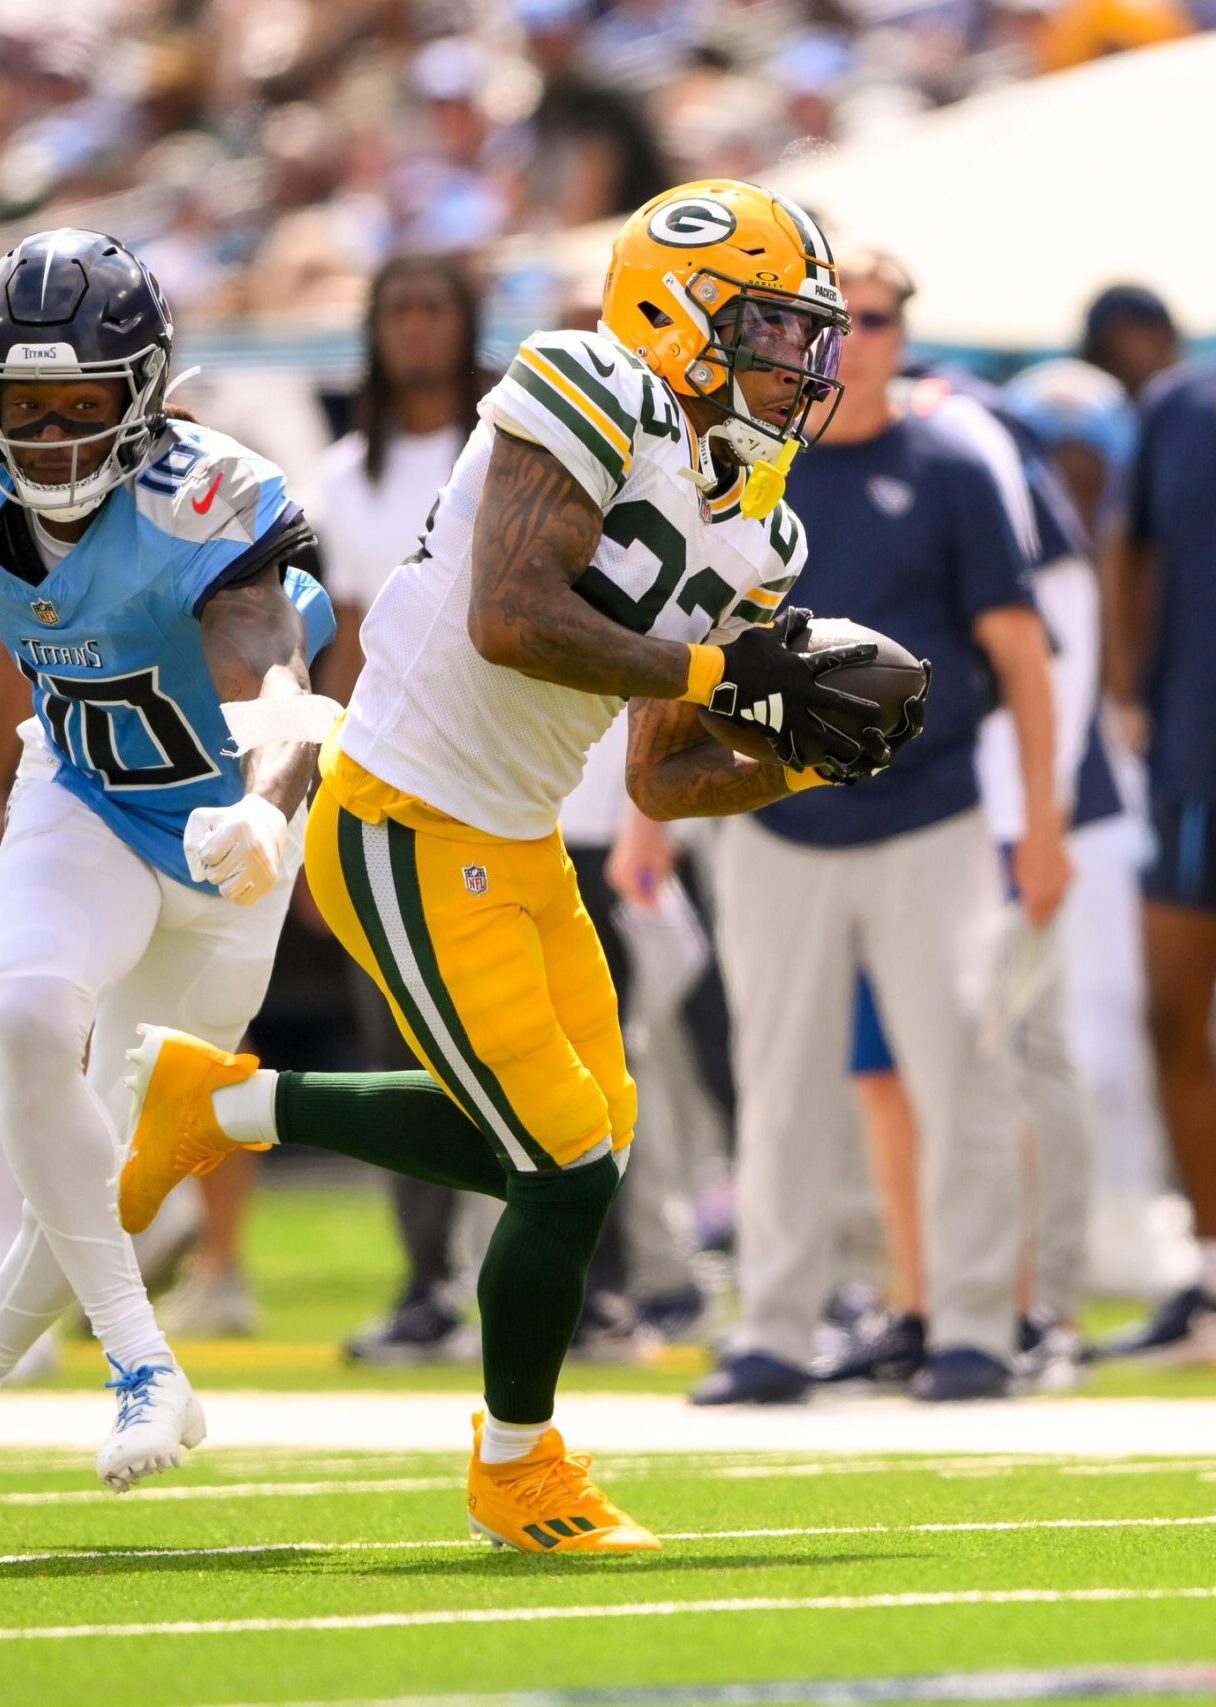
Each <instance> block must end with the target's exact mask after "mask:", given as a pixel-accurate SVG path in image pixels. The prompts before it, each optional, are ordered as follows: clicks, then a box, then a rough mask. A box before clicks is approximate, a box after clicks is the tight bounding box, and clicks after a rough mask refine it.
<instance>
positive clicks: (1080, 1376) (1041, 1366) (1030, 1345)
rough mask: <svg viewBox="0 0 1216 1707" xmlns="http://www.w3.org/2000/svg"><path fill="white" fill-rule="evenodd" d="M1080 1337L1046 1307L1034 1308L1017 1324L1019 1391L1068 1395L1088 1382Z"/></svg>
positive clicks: (1015, 1367)
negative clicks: (1084, 1381)
mask: <svg viewBox="0 0 1216 1707" xmlns="http://www.w3.org/2000/svg"><path fill="white" fill-rule="evenodd" d="M1082 1364H1083V1358H1082V1352H1081V1336H1080V1335H1079V1334H1078V1333H1077V1330H1076V1329H1075V1328H1073V1327H1069V1326H1068V1325H1067V1324H1066V1323H1064V1322H1062V1321H1061V1320H1060V1319H1059V1317H1058V1316H1057V1315H1056V1314H1055V1313H1054V1311H1051V1310H1049V1309H1047V1307H1046V1306H1045V1305H1042V1304H1035V1305H1033V1306H1032V1308H1031V1310H1030V1313H1029V1315H1026V1316H1023V1317H1022V1319H1021V1321H1020V1322H1019V1323H1018V1348H1017V1352H1016V1353H1015V1355H1014V1359H1013V1373H1014V1375H1015V1376H1016V1377H1017V1380H1018V1385H1019V1390H1020V1391H1022V1392H1034V1393H1068V1392H1071V1391H1072V1389H1073V1388H1074V1387H1077V1386H1079V1385H1080V1383H1081V1382H1082V1381H1083V1380H1084V1379H1085V1371H1084V1369H1083V1367H1082Z"/></svg>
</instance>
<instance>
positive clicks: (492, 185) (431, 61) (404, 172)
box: [388, 36, 510, 250]
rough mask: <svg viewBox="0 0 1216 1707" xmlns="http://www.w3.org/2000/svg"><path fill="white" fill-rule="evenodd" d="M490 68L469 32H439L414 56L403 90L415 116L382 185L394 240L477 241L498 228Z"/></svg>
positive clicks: (501, 182) (499, 187) (499, 179)
mask: <svg viewBox="0 0 1216 1707" xmlns="http://www.w3.org/2000/svg"><path fill="white" fill-rule="evenodd" d="M489 74H490V63H489V60H488V58H487V55H486V51H485V49H484V48H483V47H482V46H481V45H480V44H479V43H478V42H477V41H476V40H475V39H474V38H473V37H471V36H443V37H440V38H439V40H437V41H433V42H428V43H427V44H426V46H425V47H423V48H421V49H420V50H419V52H418V53H417V54H416V55H415V57H414V60H413V62H412V64H411V66H410V70H409V83H410V92H411V93H412V94H413V96H414V97H415V98H416V100H417V102H418V122H417V124H416V126H415V127H414V128H413V130H412V133H411V134H410V135H409V136H408V137H407V140H406V146H405V151H404V153H403V154H402V156H401V158H400V159H399V161H398V163H397V165H396V166H395V167H394V168H393V170H392V172H391V175H390V178H389V184H388V193H389V201H390V205H391V209H392V214H393V220H394V238H395V240H396V242H397V243H398V244H399V245H402V246H405V247H409V248H415V249H429V250H436V249H448V250H452V249H455V250H468V249H476V248H479V247H481V246H482V245H483V244H485V243H488V242H490V241H491V239H493V238H495V237H497V236H498V235H499V234H500V233H501V232H502V231H503V230H504V229H505V227H506V224H507V219H508V215H509V211H510V208H509V201H508V197H507V193H506V186H505V175H504V165H503V163H501V162H499V161H498V160H496V158H495V149H494V143H495V142H496V141H498V140H501V138H498V137H496V134H495V128H494V126H493V125H492V123H491V121H490V119H489V117H488V115H487V113H486V110H485V106H484V102H483V93H484V91H485V88H486V83H487V79H488V77H489Z"/></svg>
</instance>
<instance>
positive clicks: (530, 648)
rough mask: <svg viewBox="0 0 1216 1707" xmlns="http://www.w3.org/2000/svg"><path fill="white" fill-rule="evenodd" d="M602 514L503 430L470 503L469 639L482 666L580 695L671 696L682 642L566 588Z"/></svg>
mask: <svg viewBox="0 0 1216 1707" xmlns="http://www.w3.org/2000/svg"><path fill="white" fill-rule="evenodd" d="M603 523H604V516H603V512H602V511H601V510H600V508H599V506H598V505H597V504H596V503H595V502H594V500H593V499H592V498H591V497H590V496H589V494H588V493H587V492H586V491H584V489H583V487H582V486H580V485H579V483H578V481H577V480H576V479H575V478H574V476H573V475H572V474H570V473H569V472H568V471H567V470H566V469H565V468H563V467H562V465H561V463H560V462H559V461H558V460H557V458H556V457H555V456H552V455H551V454H550V453H549V452H548V451H547V450H543V449H542V448H541V446H540V445H534V444H528V443H526V442H525V441H524V440H522V439H515V438H511V437H510V436H508V435H507V434H505V433H503V432H498V433H496V434H495V437H494V450H493V452H492V454H491V457H490V466H489V469H488V471H487V473H486V481H485V486H484V487H483V488H482V494H481V501H480V503H479V504H478V506H477V522H476V526H475V528H474V532H473V594H472V597H471V599H470V600H469V637H470V639H471V640H472V642H473V644H474V646H475V647H476V648H477V650H478V652H480V654H481V656H482V657H483V658H485V659H487V660H488V661H489V662H490V663H491V664H504V665H506V666H507V667H508V668H509V669H512V670H518V671H519V672H520V674H521V675H524V676H536V677H538V678H539V679H540V680H541V681H545V682H558V683H560V684H561V685H562V686H563V687H569V688H581V689H582V690H583V692H584V693H600V694H619V695H620V696H621V698H622V699H628V698H629V696H630V695H631V694H646V695H648V696H650V697H652V698H655V699H678V698H679V696H680V695H681V694H682V693H684V691H685V690H686V689H687V687H688V660H689V654H688V647H687V646H685V645H684V644H683V643H682V642H679V641H671V640H651V639H648V638H647V637H646V636H645V635H644V634H634V633H633V632H632V631H631V630H630V629H627V628H622V627H621V625H620V624H619V623H616V622H613V621H612V619H611V618H610V617H606V616H601V615H600V613H599V612H598V611H597V610H593V609H592V607H591V606H590V605H589V604H588V603H587V601H586V600H585V599H582V598H580V597H579V595H578V594H577V593H576V592H575V591H574V582H575V581H577V580H578V578H579V576H580V575H581V574H582V573H583V571H584V570H585V569H586V568H587V567H588V565H589V564H590V562H591V559H592V557H593V556H594V554H595V548H596V546H597V545H598V544H599V542H600V534H601V532H602V530H603Z"/></svg>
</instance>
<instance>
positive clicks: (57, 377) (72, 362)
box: [0, 344, 168, 522]
mask: <svg viewBox="0 0 1216 1707" xmlns="http://www.w3.org/2000/svg"><path fill="white" fill-rule="evenodd" d="M51 348H52V349H53V350H54V351H55V354H54V356H53V358H52V359H51V360H38V359H34V360H28V361H14V360H13V359H12V357H13V355H14V354H15V351H12V350H10V352H9V359H8V360H7V361H0V386H3V385H4V384H6V383H13V382H15V381H24V382H25V383H27V384H39V383H46V382H50V381H62V380H73V379H88V380H108V379H117V380H121V381H123V382H124V383H125V384H126V387H127V392H128V399H129V400H128V403H127V406H126V408H125V409H124V410H123V413H122V415H121V417H120V418H119V421H118V423H117V425H115V426H112V427H103V428H100V429H95V428H94V427H93V425H92V423H88V424H86V425H84V427H83V430H82V426H81V424H80V423H77V422H71V423H69V422H67V421H66V420H64V419H63V418H61V417H56V416H54V415H53V413H52V412H51V411H47V413H45V414H43V415H41V416H39V418H38V419H37V420H36V421H31V422H30V424H29V425H28V426H26V427H20V428H17V429H15V430H13V431H12V432H10V433H8V434H3V433H0V470H3V472H4V474H6V475H7V477H8V478H7V482H6V484H7V485H8V486H9V487H10V492H9V496H10V499H11V501H12V502H14V503H16V504H19V505H21V507H22V508H23V509H27V510H34V511H35V512H37V514H39V515H42V516H48V517H51V518H53V519H54V520H55V521H62V522H72V521H79V520H80V519H81V518H83V517H84V516H87V515H90V514H91V513H92V512H93V511H94V510H95V509H97V507H98V505H100V504H101V503H102V501H103V500H104V499H105V498H106V497H108V495H109V494H110V493H111V492H112V491H113V490H114V488H115V487H116V486H121V485H122V484H123V483H124V482H125V481H128V480H132V479H134V477H135V476H136V475H137V474H139V473H140V472H141V471H142V470H143V469H144V468H145V467H146V466H147V464H148V461H149V459H150V457H151V453H152V448H153V446H154V444H155V442H156V439H157V437H158V436H159V434H160V432H161V430H162V429H163V427H164V424H165V416H164V409H163V404H164V396H165V379H166V376H167V372H168V355H167V352H166V351H165V349H164V348H163V347H162V346H161V345H159V344H149V345H147V346H146V347H145V348H144V349H142V350H139V351H137V352H136V353H135V354H134V355H131V356H129V357H125V358H120V359H118V360H112V361H95V362H87V361H86V362H79V361H77V360H76V359H75V356H74V352H72V351H71V349H70V347H69V346H64V345H62V344H60V345H57V346H51ZM48 418H49V419H50V420H51V421H53V422H54V423H55V424H57V425H59V426H61V427H63V428H64V430H65V431H67V432H69V433H70V434H71V438H70V439H65V440H63V441H61V442H62V445H63V447H64V448H68V446H70V449H71V458H72V461H71V474H70V476H69V478H68V479H67V480H66V481H62V482H57V483H55V484H53V485H52V484H44V483H42V482H41V481H36V480H31V479H30V478H29V476H28V475H25V474H23V473H22V472H21V469H20V466H19V464H18V461H17V455H18V454H19V453H20V452H22V451H24V450H26V449H28V448H29V447H30V446H31V445H32V444H33V443H34V442H35V440H36V436H37V434H39V433H40V432H42V431H43V430H44V428H45V427H46V426H47V423H48ZM43 442H45V441H43ZM103 442H109V445H110V449H109V452H108V454H107V456H106V457H105V459H104V461H103V462H102V463H101V466H100V467H99V468H97V469H95V470H94V471H93V473H91V474H87V475H84V476H81V475H80V474H79V472H78V470H79V464H80V452H81V451H82V450H83V449H84V448H85V447H86V446H90V445H96V444H100V443H103Z"/></svg>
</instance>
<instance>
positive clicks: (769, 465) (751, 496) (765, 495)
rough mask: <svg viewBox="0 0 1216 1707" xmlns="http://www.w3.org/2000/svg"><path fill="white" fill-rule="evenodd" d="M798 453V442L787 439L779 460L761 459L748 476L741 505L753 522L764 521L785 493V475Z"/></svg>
mask: <svg viewBox="0 0 1216 1707" xmlns="http://www.w3.org/2000/svg"><path fill="white" fill-rule="evenodd" d="M797 454H798V443H797V441H796V440H795V439H787V440H786V442H785V443H784V444H783V445H782V447H781V453H780V455H779V456H778V458H777V460H776V462H758V463H756V464H755V466H754V467H753V468H752V471H751V473H750V474H749V475H748V477H747V485H746V486H745V487H744V488H743V497H742V499H741V500H740V503H739V509H740V511H741V512H742V514H743V515H744V516H745V517H746V518H747V520H748V521H749V522H762V521H763V520H764V518H765V516H767V515H770V514H771V513H772V511H774V510H775V509H776V508H777V505H778V504H779V503H780V502H781V500H782V498H783V497H784V496H785V477H786V475H787V474H788V473H789V471H790V465H791V463H792V462H793V460H794V458H795V457H796V456H797Z"/></svg>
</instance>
